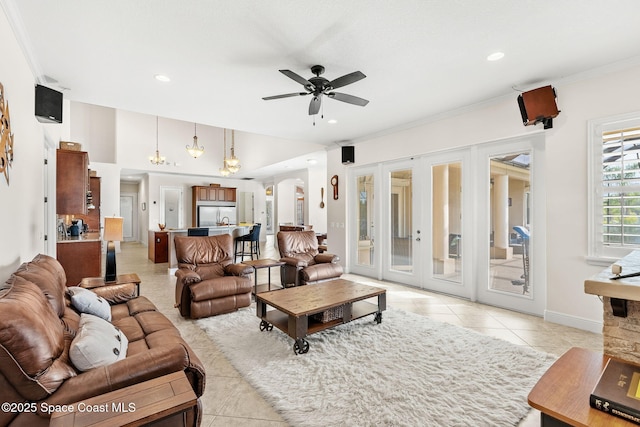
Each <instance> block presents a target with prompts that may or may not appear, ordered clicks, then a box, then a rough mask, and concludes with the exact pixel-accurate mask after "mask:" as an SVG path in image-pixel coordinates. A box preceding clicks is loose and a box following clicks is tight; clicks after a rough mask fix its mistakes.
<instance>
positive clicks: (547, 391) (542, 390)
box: [528, 347, 637, 427]
mask: <svg viewBox="0 0 640 427" xmlns="http://www.w3.org/2000/svg"><path fill="white" fill-rule="evenodd" d="M607 360H609V356H606V355H603V354H602V353H597V352H595V351H591V350H586V349H584V348H578V347H573V348H571V349H570V350H569V351H567V352H566V353H565V354H563V355H562V356H560V358H559V359H558V360H556V362H555V363H554V364H553V365H551V367H550V368H549V369H548V370H547V372H545V374H544V375H543V376H542V377H541V378H540V380H539V381H538V383H537V384H536V385H535V386H534V387H533V389H531V392H530V393H529V398H528V400H529V405H530V406H531V407H533V408H536V409H538V410H540V412H541V414H540V425H541V426H542V427H560V426H579V427H594V426H607V427H623V426H625V427H626V426H629V427H631V426H635V425H637V424H634V423H632V422H630V421H626V420H624V419H622V418H618V417H616V416H613V415H610V414H607V413H606V412H603V411H599V410H597V409H594V408H592V407H591V406H590V405H589V396H590V395H591V392H592V391H593V388H594V387H595V385H596V384H597V382H598V379H599V378H600V374H601V373H602V370H603V369H604V366H605V365H606V363H607Z"/></svg>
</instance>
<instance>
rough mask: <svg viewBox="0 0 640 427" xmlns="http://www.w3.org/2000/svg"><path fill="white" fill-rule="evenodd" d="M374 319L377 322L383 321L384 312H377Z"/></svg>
mask: <svg viewBox="0 0 640 427" xmlns="http://www.w3.org/2000/svg"><path fill="white" fill-rule="evenodd" d="M373 320H375V321H376V323H377V324H380V323H382V312H381V311H379V312H377V313H376V314H375V317H374V318H373Z"/></svg>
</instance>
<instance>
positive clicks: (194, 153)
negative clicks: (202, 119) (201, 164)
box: [187, 123, 204, 159]
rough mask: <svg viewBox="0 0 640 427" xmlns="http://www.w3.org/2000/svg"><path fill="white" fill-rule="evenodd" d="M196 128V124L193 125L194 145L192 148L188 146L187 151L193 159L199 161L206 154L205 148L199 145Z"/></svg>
mask: <svg viewBox="0 0 640 427" xmlns="http://www.w3.org/2000/svg"><path fill="white" fill-rule="evenodd" d="M196 126H197V125H196V124H195V123H194V124H193V145H192V146H188V145H187V151H188V152H189V154H191V157H193V158H194V159H197V158H198V157H200V156H201V155H202V154H203V153H204V147H200V146H199V145H198V133H197V127H196Z"/></svg>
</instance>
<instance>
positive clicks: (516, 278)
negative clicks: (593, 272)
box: [349, 134, 546, 315]
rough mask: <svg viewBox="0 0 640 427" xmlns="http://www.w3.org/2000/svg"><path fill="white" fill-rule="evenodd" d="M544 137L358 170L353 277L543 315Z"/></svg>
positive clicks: (354, 172) (352, 223)
mask: <svg viewBox="0 0 640 427" xmlns="http://www.w3.org/2000/svg"><path fill="white" fill-rule="evenodd" d="M543 171H544V134H533V135H532V136H527V137H523V138H519V139H514V140H507V141H501V142H496V143H491V144H484V145H479V146H473V147H468V148H465V149H460V150H452V151H449V152H445V153H438V154H432V155H425V156H422V157H420V158H415V159H412V160H408V161H403V162H393V163H388V164H380V165H378V166H375V167H368V168H357V169H353V170H351V172H352V175H351V189H352V193H351V197H350V200H352V202H351V206H352V209H350V211H351V216H350V229H351V238H350V239H349V241H350V242H355V244H351V245H350V271H352V272H354V273H356V274H362V275H365V276H369V277H375V278H378V279H385V280H390V281H393V282H398V283H403V284H407V285H411V286H416V287H420V288H423V289H425V290H431V291H436V292H443V293H447V294H451V295H456V296H460V297H464V298H468V299H470V300H472V301H479V302H482V303H486V304H490V305H495V306H500V307H505V308H509V309H514V310H517V311H522V312H526V313H531V314H537V315H542V314H543V311H544V302H545V298H546V281H545V278H546V274H545V269H546V263H545V253H544V246H545V241H544V236H545V218H546V206H545V203H544V199H545V198H544V191H545V190H544V186H545V183H544V174H543Z"/></svg>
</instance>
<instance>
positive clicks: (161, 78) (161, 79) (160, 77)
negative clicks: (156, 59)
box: [153, 74, 171, 82]
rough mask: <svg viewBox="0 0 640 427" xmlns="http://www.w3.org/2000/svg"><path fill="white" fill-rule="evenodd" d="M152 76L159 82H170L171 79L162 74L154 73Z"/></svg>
mask: <svg viewBox="0 0 640 427" xmlns="http://www.w3.org/2000/svg"><path fill="white" fill-rule="evenodd" d="M153 77H155V78H156V80H158V81H159V82H170V81H171V79H170V78H169V77H168V76H165V75H164V74H156V75H155V76H153Z"/></svg>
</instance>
